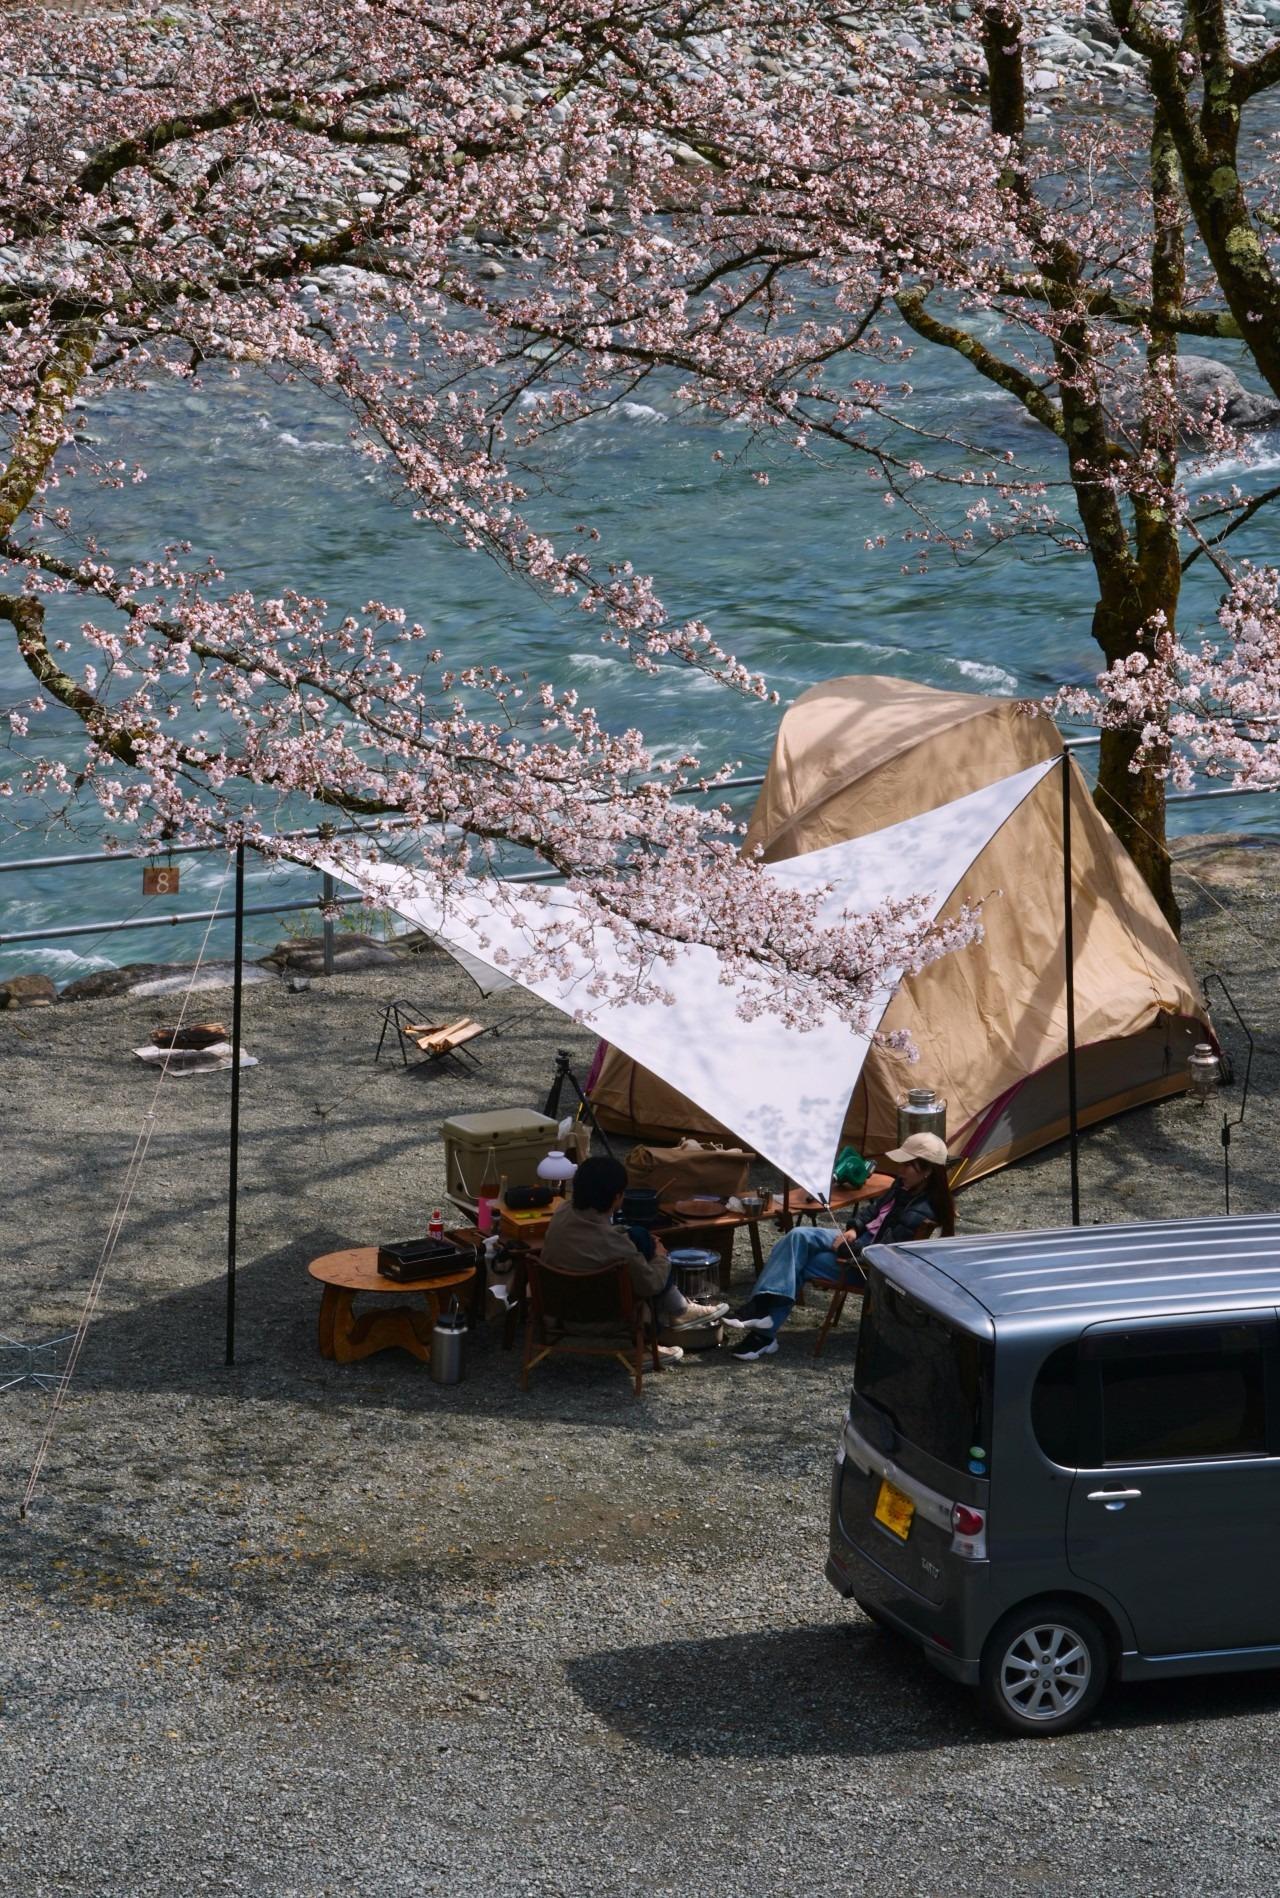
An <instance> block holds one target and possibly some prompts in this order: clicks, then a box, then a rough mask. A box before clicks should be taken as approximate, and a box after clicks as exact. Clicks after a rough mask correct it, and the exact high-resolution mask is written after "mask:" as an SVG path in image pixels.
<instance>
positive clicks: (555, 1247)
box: [542, 1154, 729, 1363]
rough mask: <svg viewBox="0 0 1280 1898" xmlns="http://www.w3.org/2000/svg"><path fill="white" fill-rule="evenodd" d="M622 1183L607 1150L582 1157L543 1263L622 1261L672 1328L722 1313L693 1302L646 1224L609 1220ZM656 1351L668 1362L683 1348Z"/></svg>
mask: <svg viewBox="0 0 1280 1898" xmlns="http://www.w3.org/2000/svg"><path fill="white" fill-rule="evenodd" d="M626 1188H627V1172H626V1168H625V1167H624V1166H623V1164H622V1162H621V1160H614V1159H612V1158H610V1157H609V1156H608V1155H607V1154H599V1155H597V1156H596V1157H595V1158H593V1159H590V1160H584V1161H583V1162H582V1165H581V1166H580V1167H579V1168H578V1170H577V1172H576V1173H575V1174H574V1176H573V1188H572V1192H573V1198H572V1199H571V1200H566V1201H565V1202H564V1203H563V1205H560V1206H557V1208H556V1210H555V1212H554V1213H553V1214H552V1217H551V1224H550V1225H549V1226H548V1227H547V1236H546V1238H545V1239H544V1240H543V1242H542V1261H543V1264H544V1265H551V1266H554V1267H555V1269H556V1270H557V1271H558V1272H594V1271H598V1270H599V1269H600V1267H601V1266H605V1265H619V1264H625V1265H626V1266H627V1268H628V1271H629V1273H630V1277H631V1289H632V1291H633V1292H634V1293H635V1295H636V1297H637V1298H651V1299H653V1300H654V1302H655V1304H656V1306H657V1309H658V1312H659V1313H660V1315H661V1317H662V1319H663V1320H664V1321H665V1323H666V1325H667V1326H668V1327H669V1328H671V1329H673V1330H679V1329H681V1328H682V1327H687V1326H690V1325H705V1324H709V1323H710V1322H711V1321H712V1319H715V1318H723V1316H724V1314H725V1313H726V1312H727V1311H728V1309H729V1307H728V1306H727V1305H694V1304H691V1303H690V1301H689V1300H688V1299H687V1298H686V1297H685V1296H684V1294H683V1292H681V1291H680V1290H679V1289H678V1287H677V1286H676V1284H675V1282H674V1281H675V1273H674V1271H673V1270H672V1268H671V1265H670V1263H669V1261H668V1259H667V1255H666V1252H665V1250H664V1249H663V1247H662V1245H661V1244H660V1243H659V1242H658V1240H656V1239H655V1238H654V1236H653V1234H652V1233H651V1232H650V1231H648V1229H647V1228H646V1227H644V1226H615V1225H614V1223H613V1215H614V1214H615V1213H616V1212H617V1210H618V1208H619V1206H621V1204H622V1195H623V1194H624V1192H625V1191H626ZM658 1356H659V1357H660V1358H662V1359H664V1360H666V1361H669V1362H673V1363H674V1361H675V1360H676V1359H677V1358H681V1357H683V1356H684V1353H683V1351H682V1350H681V1348H680V1346H679V1345H660V1346H659V1347H658Z"/></svg>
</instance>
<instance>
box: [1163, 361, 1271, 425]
mask: <svg viewBox="0 0 1280 1898" xmlns="http://www.w3.org/2000/svg"><path fill="white" fill-rule="evenodd" d="M1178 399H1179V401H1180V402H1181V404H1182V407H1183V409H1184V411H1185V412H1186V415H1187V420H1188V423H1189V425H1190V430H1191V432H1192V433H1193V434H1194V433H1197V432H1199V430H1200V428H1201V426H1202V424H1203V420H1204V417H1205V415H1206V413H1207V414H1208V415H1209V417H1210V418H1211V419H1212V418H1214V417H1217V416H1219V415H1220V416H1221V418H1222V420H1223V421H1224V422H1225V423H1226V425H1227V427H1228V428H1277V427H1280V402H1277V401H1276V399H1275V397H1274V396H1273V395H1269V394H1268V395H1257V394H1255V392H1254V391H1253V390H1252V389H1247V388H1246V387H1245V385H1244V383H1243V382H1241V380H1240V378H1239V376H1238V375H1237V374H1236V372H1235V370H1234V369H1233V368H1232V367H1231V365H1230V363H1225V362H1219V361H1218V359H1217V357H1216V356H1180V357H1179V358H1178Z"/></svg>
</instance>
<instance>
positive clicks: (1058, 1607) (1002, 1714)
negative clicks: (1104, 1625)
mask: <svg viewBox="0 0 1280 1898" xmlns="http://www.w3.org/2000/svg"><path fill="white" fill-rule="evenodd" d="M1107 1671H1108V1668H1107V1651H1106V1646H1105V1643H1104V1642H1103V1638H1102V1634H1101V1631H1100V1630H1099V1628H1098V1627H1097V1625H1096V1623H1095V1622H1094V1621H1093V1619H1092V1617H1091V1616H1090V1615H1087V1614H1085V1613H1084V1611H1083V1610H1082V1609H1078V1608H1077V1607H1076V1606H1075V1604H1074V1603H1071V1602H1043V1603H1039V1604H1032V1605H1031V1606H1030V1607H1028V1608H1025V1609H1021V1610H1015V1611H1014V1612H1013V1613H1012V1614H1009V1615H1006V1616H1005V1617H1004V1619H1003V1620H1002V1621H1001V1622H1000V1623H999V1624H998V1625H997V1626H996V1627H995V1628H994V1629H993V1630H992V1633H991V1637H990V1639H989V1641H988V1642H987V1646H986V1650H985V1652H984V1654H983V1658H982V1676H981V1685H982V1693H983V1698H984V1700H985V1701H986V1702H987V1705H988V1707H989V1708H990V1710H991V1711H992V1712H993V1713H994V1714H996V1715H997V1717H998V1718H999V1719H1000V1720H1001V1721H1002V1722H1003V1724H1004V1725H1005V1726H1008V1727H1012V1728H1013V1729H1014V1731H1015V1732H1017V1733H1026V1734H1049V1733H1066V1732H1067V1731H1069V1729H1070V1728H1072V1727H1075V1726H1078V1725H1079V1724H1080V1722H1081V1721H1082V1720H1084V1719H1085V1718H1086V1716H1087V1715H1088V1714H1089V1713H1090V1712H1092V1710H1093V1708H1094V1707H1095V1706H1096V1705H1097V1702H1098V1699H1099V1697H1100V1695H1101V1693H1102V1690H1103V1687H1104V1686H1105V1685H1106V1677H1107Z"/></svg>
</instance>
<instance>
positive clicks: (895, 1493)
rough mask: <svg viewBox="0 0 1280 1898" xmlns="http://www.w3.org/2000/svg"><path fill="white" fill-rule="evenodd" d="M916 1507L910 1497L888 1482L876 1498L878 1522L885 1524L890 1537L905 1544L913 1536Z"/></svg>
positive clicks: (885, 1482)
mask: <svg viewBox="0 0 1280 1898" xmlns="http://www.w3.org/2000/svg"><path fill="white" fill-rule="evenodd" d="M915 1513H916V1506H915V1504H914V1503H913V1502H912V1500H911V1498H910V1497H909V1496H904V1495H903V1493H902V1491H901V1490H900V1489H896V1488H895V1487H894V1485H893V1484H892V1483H891V1482H889V1481H888V1479H887V1478H886V1480H885V1481H884V1482H882V1483H881V1485H880V1494H879V1495H878V1496H877V1497H876V1521H877V1522H879V1523H883V1524H884V1526H885V1528H886V1529H887V1530H888V1531H889V1533H890V1535H895V1536H897V1538H898V1540H899V1541H900V1542H905V1541H906V1539H907V1537H908V1536H909V1535H910V1534H911V1524H912V1521H913V1519H914V1517H915Z"/></svg>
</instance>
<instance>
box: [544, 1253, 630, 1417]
mask: <svg viewBox="0 0 1280 1898" xmlns="http://www.w3.org/2000/svg"><path fill="white" fill-rule="evenodd" d="M526 1270H527V1273H528V1290H527V1297H528V1312H527V1315H526V1319H525V1330H524V1363H523V1365H522V1366H521V1370H520V1388H521V1390H526V1391H527V1390H528V1388H529V1373H530V1371H531V1370H532V1369H533V1367H534V1365H535V1364H541V1362H542V1360H543V1358H548V1357H551V1356H552V1355H553V1354H554V1353H555V1352H557V1351H565V1352H571V1353H573V1354H575V1355H578V1356H581V1357H595V1358H601V1357H603V1358H617V1360H618V1362H619V1364H621V1365H622V1367H623V1369H624V1370H627V1371H630V1372H631V1374H632V1377H633V1378H634V1380H635V1385H634V1392H635V1395H636V1396H637V1397H639V1395H640V1393H641V1391H642V1389H643V1388H644V1319H645V1305H646V1303H647V1301H646V1300H644V1299H641V1298H637V1296H636V1293H635V1291H634V1289H633V1287H632V1284H631V1275H630V1272H629V1270H628V1268H627V1266H626V1265H625V1263H624V1264H620V1265H606V1266H602V1267H600V1269H599V1270H598V1271H592V1272H565V1271H562V1270H561V1269H560V1268H559V1267H558V1266H553V1265H544V1264H543V1262H542V1260H541V1259H540V1258H537V1257H535V1256H534V1255H533V1254H530V1256H529V1258H528V1261H527V1265H526ZM570 1325H573V1326H577V1327H586V1326H590V1327H592V1329H591V1331H590V1332H585V1331H583V1330H578V1331H577V1332H576V1333H570V1332H568V1331H567V1330H566V1327H567V1326H570ZM610 1333H612V1336H610ZM624 1337H625V1340H626V1346H625V1348H624V1345H623V1338H624ZM653 1368H654V1370H655V1371H657V1370H659V1369H660V1368H661V1367H660V1365H659V1361H658V1328H657V1325H656V1324H655V1325H654V1327H653Z"/></svg>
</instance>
